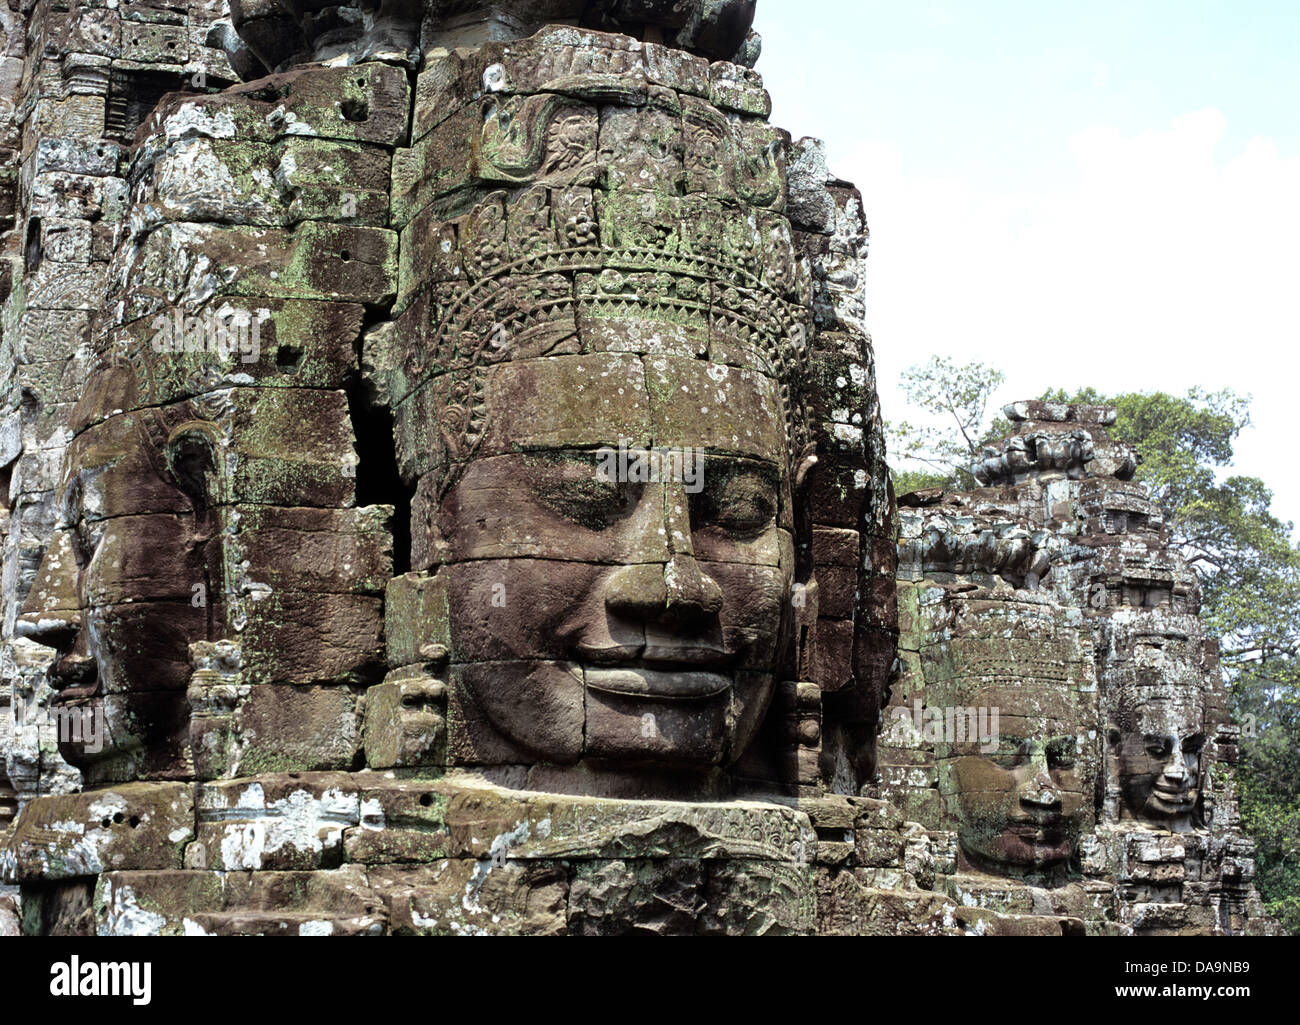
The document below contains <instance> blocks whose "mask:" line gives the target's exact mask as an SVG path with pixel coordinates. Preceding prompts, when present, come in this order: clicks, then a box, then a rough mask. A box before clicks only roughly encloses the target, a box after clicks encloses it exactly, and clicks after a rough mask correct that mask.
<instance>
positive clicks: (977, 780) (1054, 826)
mask: <svg viewBox="0 0 1300 1025" xmlns="http://www.w3.org/2000/svg"><path fill="white" fill-rule="evenodd" d="M1079 744H1080V738H1079V736H1078V735H1077V734H1075V733H1059V734H1055V735H1047V736H1033V737H1018V736H1010V735H1003V736H1002V737H1000V738H999V741H998V748H997V751H996V753H993V754H988V755H984V754H981V755H967V756H965V757H961V758H958V759H957V760H956V762H955V764H954V766H953V772H954V776H955V779H956V784H957V788H958V791H959V794H960V799H959V801H958V808H959V812H960V813H959V821H960V826H959V829H958V837H959V840H960V842H961V845H962V848H963V849H964V850H965V851H966V853H967V854H968V855H970V856H972V857H973V859H974V860H975V861H976V862H977V863H981V864H985V865H989V866H997V867H1002V868H1006V869H1012V870H1016V869H1023V870H1035V869H1046V868H1051V867H1054V866H1057V865H1060V864H1062V863H1064V862H1066V861H1068V860H1069V858H1070V856H1071V855H1072V854H1073V853H1074V848H1075V844H1076V843H1077V841H1078V836H1079V829H1080V825H1081V821H1082V811H1083V800H1084V797H1083V790H1082V782H1081V779H1080V775H1079V772H1078V770H1077V755H1078V749H1079Z"/></svg>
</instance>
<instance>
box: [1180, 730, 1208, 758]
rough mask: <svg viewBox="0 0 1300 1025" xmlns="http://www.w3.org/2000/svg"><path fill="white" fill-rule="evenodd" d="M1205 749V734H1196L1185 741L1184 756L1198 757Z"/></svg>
mask: <svg viewBox="0 0 1300 1025" xmlns="http://www.w3.org/2000/svg"><path fill="white" fill-rule="evenodd" d="M1204 749H1205V734H1204V733H1195V734H1193V735H1192V736H1190V737H1187V738H1186V739H1185V740H1184V741H1183V754H1188V755H1198V754H1200V753H1201V752H1202V751H1203V750H1204Z"/></svg>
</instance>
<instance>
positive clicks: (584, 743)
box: [435, 357, 795, 769]
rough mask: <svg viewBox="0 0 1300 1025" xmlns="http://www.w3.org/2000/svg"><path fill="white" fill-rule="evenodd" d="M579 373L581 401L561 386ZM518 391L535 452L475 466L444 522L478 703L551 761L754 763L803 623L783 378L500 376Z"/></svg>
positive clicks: (454, 599)
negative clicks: (756, 738) (752, 748)
mask: <svg viewBox="0 0 1300 1025" xmlns="http://www.w3.org/2000/svg"><path fill="white" fill-rule="evenodd" d="M566 364H567V365H566ZM561 374H563V375H571V376H570V388H569V389H564V390H562V389H559V388H555V389H551V388H548V387H547V386H546V385H547V380H548V378H550V379H551V380H554V379H555V378H556V377H557V375H561ZM584 380H585V381H586V382H588V383H587V384H586V385H585V386H584V385H583V384H581V383H580V382H582V381H584ZM507 389H508V390H509V393H510V395H511V401H510V402H508V403H506V402H503V403H502V404H501V406H500V407H499V408H498V409H497V410H496V412H495V414H494V418H493V427H492V431H493V432H500V436H501V437H509V438H511V439H512V440H513V444H514V445H515V446H517V447H519V448H524V449H531V451H527V452H523V453H510V452H504V453H502V454H500V455H496V456H490V457H481V458H478V459H476V460H474V461H473V462H472V463H471V464H470V465H469V466H468V468H467V469H466V470H465V472H464V474H463V475H462V476H461V477H460V479H459V480H458V482H457V483H456V484H455V486H454V487H453V488H452V489H451V491H450V492H449V493H448V495H447V496H446V498H445V499H444V500H443V502H442V503H441V505H440V507H439V509H438V512H437V515H436V518H435V529H436V533H437V534H438V535H439V537H440V539H441V543H442V545H443V555H444V558H445V560H446V565H445V566H444V567H443V569H442V572H443V573H446V574H447V577H448V594H449V604H450V607H451V610H452V619H451V627H452V632H451V636H452V650H453V661H454V662H455V663H459V664H455V665H454V666H453V678H454V679H455V680H457V681H458V683H459V686H460V688H461V694H462V696H463V698H468V699H469V700H470V701H471V702H472V703H473V705H474V706H476V707H477V708H478V709H480V710H481V712H482V714H483V715H484V716H485V717H486V719H487V720H488V721H489V722H490V723H491V725H492V726H493V727H495V729H496V730H497V731H498V732H499V733H500V734H501V735H502V736H503V737H504V738H506V739H507V740H508V741H510V742H511V743H513V744H514V745H517V746H518V748H520V749H522V750H523V751H524V752H525V753H527V754H528V755H530V756H532V757H533V758H535V759H537V760H540V761H545V762H550V763H554V764H560V765H567V764H572V763H573V762H575V761H577V760H579V759H584V760H586V761H588V762H591V763H598V764H605V765H614V766H619V767H636V766H658V767H664V768H670V769H699V768H707V767H710V766H720V765H724V764H728V763H730V762H732V761H734V760H735V759H736V758H738V757H739V756H740V754H741V753H743V750H744V748H745V747H746V746H747V745H748V742H749V740H750V739H751V738H752V736H753V734H754V732H755V730H756V729H757V727H758V724H759V722H760V721H761V719H762V716H763V715H764V713H765V711H766V709H767V707H768V704H769V702H770V699H771V695H772V691H773V687H774V685H775V683H776V682H777V674H778V669H779V668H780V667H781V666H782V664H783V663H784V661H785V659H786V657H787V654H788V643H789V639H790V622H791V616H792V611H793V610H792V600H791V599H792V592H793V585H794V582H795V573H794V544H793V540H792V534H791V498H790V487H789V479H788V473H787V469H786V461H787V456H786V444H785V427H784V423H783V421H782V418H781V415H780V412H779V410H780V402H779V399H778V397H777V395H776V393H775V385H774V383H773V382H772V381H770V380H769V379H766V378H763V377H761V376H760V375H757V374H753V373H746V372H743V371H740V370H738V369H736V368H733V367H725V366H720V365H717V364H710V363H703V362H699V361H690V362H688V361H684V360H675V359H668V358H665V359H660V360H654V359H647V360H645V361H644V362H643V361H642V360H641V359H638V358H628V357H617V358H612V359H611V358H609V357H605V358H600V357H596V358H587V357H561V358H558V359H556V360H553V361H552V360H533V361H525V362H524V363H522V364H512V365H509V366H507V367H503V368H501V369H500V370H499V371H498V377H497V378H496V379H495V381H494V383H493V386H492V388H490V390H489V399H488V401H489V402H492V401H493V397H494V396H498V395H502V394H504V391H505V390H507ZM584 389H585V390H586V392H587V394H585V395H584V394H583V391H584ZM575 392H576V394H575ZM629 420H631V421H637V422H636V424H635V428H634V429H630V430H629V431H628V433H627V436H626V438H625V439H624V440H627V441H628V442H629V443H630V444H629V445H628V446H626V447H624V448H621V449H620V448H619V444H618V442H619V440H620V439H619V437H618V434H619V430H620V426H626V427H632V426H633V425H632V424H631V423H629V422H628V421H629ZM614 421H621V424H620V423H615V422H614ZM547 438H556V439H560V438H562V439H563V441H564V444H563V445H562V446H560V445H554V446H550V445H543V439H547ZM489 446H490V441H489ZM534 446H538V447H536V448H535V447H534Z"/></svg>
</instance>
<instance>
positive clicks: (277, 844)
mask: <svg viewBox="0 0 1300 1025" xmlns="http://www.w3.org/2000/svg"><path fill="white" fill-rule="evenodd" d="M241 812H242V813H243V814H241ZM249 812H252V813H254V814H252V815H250V814H248V813H249ZM202 815H203V817H204V818H208V819H210V820H211V819H216V820H219V821H220V820H226V825H225V835H224V836H223V837H222V839H221V857H222V863H223V864H224V865H225V867H226V868H227V869H229V870H235V869H259V868H261V867H262V862H263V858H264V857H265V856H266V855H268V854H274V853H276V852H277V851H280V850H282V849H284V848H293V849H294V850H298V851H305V852H311V853H314V854H320V853H321V852H322V851H324V849H325V847H326V845H327V844H328V845H329V846H331V847H332V846H336V845H337V844H338V843H339V842H341V839H342V835H343V830H344V829H346V828H347V827H348V826H355V825H358V824H359V823H360V802H359V800H358V798H357V795H356V794H355V793H353V794H349V793H345V792H343V791H342V790H339V789H338V788H336V787H335V788H331V789H329V790H326V791H325V792H324V793H323V794H321V796H320V797H319V798H317V797H315V796H313V795H312V794H311V793H310V792H309V791H307V790H296V791H294V792H293V793H292V794H290V795H289V796H288V797H286V798H283V799H282V800H279V801H270V802H266V801H265V800H264V795H263V792H262V788H261V786H260V785H259V784H256V783H254V784H253V785H251V786H250V787H249V788H248V789H247V790H246V791H244V793H242V794H240V796H239V800H238V802H237V803H236V806H235V807H234V808H232V809H225V810H222V809H213V810H211V811H206V812H204V813H202ZM232 819H233V820H234V821H229V820H232Z"/></svg>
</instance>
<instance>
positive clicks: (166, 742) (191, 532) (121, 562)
mask: <svg viewBox="0 0 1300 1025" xmlns="http://www.w3.org/2000/svg"><path fill="white" fill-rule="evenodd" d="M151 416H152V413H151V412H148V411H146V412H144V413H140V414H118V415H116V416H112V417H109V418H108V419H106V420H104V421H103V422H102V423H97V424H94V425H93V426H91V427H89V428H88V429H87V430H85V431H84V432H83V433H82V434H80V435H78V436H77V438H76V439H75V440H74V441H73V442H72V444H71V445H70V447H69V449H68V453H67V456H66V458H65V463H64V465H65V470H64V477H63V482H62V485H61V488H60V492H59V498H60V502H61V508H62V514H63V519H64V522H65V524H66V527H65V529H62V530H60V531H59V532H57V534H56V536H55V539H54V542H53V543H52V544H51V545H50V547H49V549H48V550H47V551H46V554H45V558H44V560H43V561H42V563H41V567H40V569H39V571H38V573H37V576H36V580H35V583H34V585H33V588H32V591H31V593H30V595H29V597H28V600H27V603H26V605H25V607H24V610H23V611H24V615H23V617H22V619H21V620H20V624H19V627H18V630H19V632H20V633H22V634H24V635H26V636H29V637H31V638H32V639H33V640H36V641H38V642H39V643H42V644H47V645H49V646H50V647H53V648H55V649H56V651H57V653H58V654H57V657H56V660H55V663H54V665H53V667H52V668H51V670H50V678H51V682H52V683H53V685H54V688H55V690H56V692H57V694H56V697H55V699H54V713H55V716H56V718H57V719H58V721H59V723H60V733H61V738H60V752H61V753H62V754H63V756H64V758H65V759H66V760H67V761H68V762H70V763H71V764H73V765H76V766H78V767H81V768H82V769H83V770H85V771H87V773H88V778H90V779H92V780H100V779H104V780H122V779H131V778H133V777H135V776H138V775H151V776H157V775H167V774H169V773H171V772H172V771H173V770H174V769H176V768H177V767H178V766H179V765H180V763H181V762H182V761H183V749H184V744H185V729H186V723H187V721H188V707H187V705H186V702H185V690H186V686H187V683H188V679H189V673H190V666H189V653H188V648H189V644H190V643H191V642H193V641H195V640H201V639H203V638H204V637H205V636H206V634H207V628H208V621H209V615H210V613H211V612H212V609H211V608H210V605H209V601H208V599H209V595H208V594H207V591H206V587H207V584H206V583H205V582H206V581H210V580H211V579H212V573H211V570H210V567H209V563H210V561H211V556H212V552H211V550H210V549H211V545H212V540H211V538H212V533H213V531H212V530H211V528H210V525H209V524H208V523H207V521H206V517H205V516H204V515H202V514H201V513H200V512H197V511H196V508H195V505H194V502H193V500H192V498H191V496H189V495H187V494H186V493H185V491H184V489H182V488H181V487H179V486H178V484H177V481H176V480H175V479H173V477H172V476H171V475H170V474H169V473H167V472H166V471H165V470H164V469H163V468H162V461H163V460H164V459H165V458H166V456H165V453H164V452H163V451H161V450H160V448H159V446H158V444H157V442H156V441H155V440H154V439H153V438H151V436H150V431H149V429H148V424H149V422H150V418H151ZM74 720H75V721H77V722H79V723H81V724H83V726H84V725H86V724H92V725H91V729H90V732H89V735H87V731H86V730H85V729H84V728H83V729H82V730H81V731H79V732H80V733H81V737H80V739H79V738H78V736H77V733H78V731H76V730H73V729H65V728H63V725H62V724H63V723H64V722H69V721H74ZM99 723H102V724H103V727H104V728H103V730H102V731H101V730H100V729H98V728H97V727H96V726H95V725H93V724H99ZM101 733H102V735H101Z"/></svg>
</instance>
